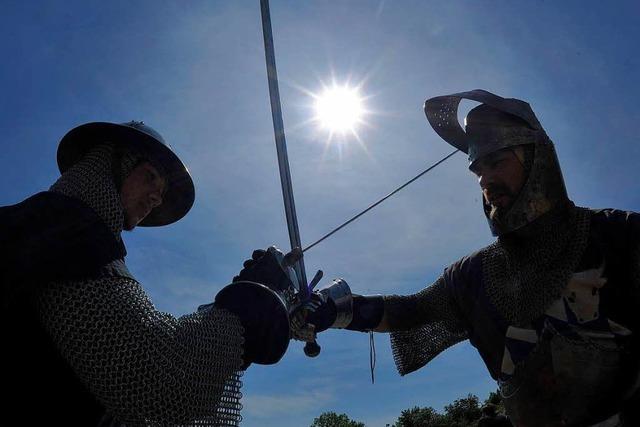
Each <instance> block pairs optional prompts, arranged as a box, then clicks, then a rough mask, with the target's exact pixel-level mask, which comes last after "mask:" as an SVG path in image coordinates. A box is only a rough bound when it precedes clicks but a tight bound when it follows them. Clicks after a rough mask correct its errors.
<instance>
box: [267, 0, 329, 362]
mask: <svg viewBox="0 0 640 427" xmlns="http://www.w3.org/2000/svg"><path fill="white" fill-rule="evenodd" d="M260 11H261V14H262V36H263V38H264V53H265V60H266V63H267V78H268V80H269V98H270V100H271V118H272V119H273V131H274V133H275V140H276V150H277V153H278V169H279V170H280V184H281V186H282V198H283V200H284V211H285V215H286V218H287V228H288V230H289V242H290V243H291V250H292V251H294V250H296V251H300V255H301V248H302V242H301V240H300V230H299V229H298V219H297V216H296V205H295V202H294V199H293V186H292V184H291V173H290V171H289V158H288V156H287V142H286V139H285V136H284V124H283V122H282V107H281V104H280V91H279V89H278V73H277V70H276V58H275V51H274V47H273V34H272V32H271V14H270V11H269V0H260ZM292 267H293V269H294V271H295V276H296V278H297V282H298V292H299V297H300V300H301V301H302V302H305V301H308V300H309V296H310V293H311V289H310V286H309V284H308V283H307V274H306V271H305V268H304V260H303V259H302V256H299V257H298V260H297V261H296V262H295V263H293V266H292ZM318 275H321V272H318V274H316V277H315V278H314V282H316V283H317V280H316V278H317V279H318V280H319V277H318ZM304 352H305V354H306V355H307V356H310V357H315V356H317V355H318V354H319V353H320V346H319V345H318V343H317V342H315V340H314V341H313V342H308V343H307V344H306V345H305V347H304Z"/></svg>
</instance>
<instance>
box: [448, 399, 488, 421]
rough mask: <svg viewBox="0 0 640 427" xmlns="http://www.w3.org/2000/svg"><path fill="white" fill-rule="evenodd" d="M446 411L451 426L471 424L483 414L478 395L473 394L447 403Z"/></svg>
mask: <svg viewBox="0 0 640 427" xmlns="http://www.w3.org/2000/svg"><path fill="white" fill-rule="evenodd" d="M444 413H445V417H446V418H447V420H448V422H449V424H447V425H450V426H470V425H473V423H474V421H477V420H479V419H480V417H481V416H482V412H481V411H480V406H479V401H478V397H477V396H474V395H473V394H469V395H467V397H464V398H462V399H456V400H454V402H453V403H452V404H450V405H446V406H445V407H444Z"/></svg>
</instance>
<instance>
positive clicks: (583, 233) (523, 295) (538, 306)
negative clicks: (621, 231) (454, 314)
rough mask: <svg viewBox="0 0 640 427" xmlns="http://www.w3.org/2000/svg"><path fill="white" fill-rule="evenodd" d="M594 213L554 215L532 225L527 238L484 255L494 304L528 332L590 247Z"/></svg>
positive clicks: (509, 240) (504, 242)
mask: <svg viewBox="0 0 640 427" xmlns="http://www.w3.org/2000/svg"><path fill="white" fill-rule="evenodd" d="M590 215H591V213H590V211H589V210H588V209H585V208H576V207H574V206H573V205H571V207H570V208H568V209H566V210H563V212H562V213H561V214H554V212H550V213H549V214H548V215H546V216H545V217H543V218H540V219H539V220H538V221H536V222H534V223H532V224H530V225H529V226H528V228H529V229H528V230H525V231H526V233H527V236H526V238H517V237H516V238H514V237H513V236H503V237H500V238H498V240H497V241H496V242H494V243H493V244H491V245H489V246H487V247H486V248H484V249H483V250H482V274H483V276H484V283H485V288H486V293H487V296H488V297H489V301H491V303H492V304H493V305H494V306H495V307H496V309H497V310H498V312H499V313H500V315H502V316H503V317H504V318H505V319H507V320H508V321H509V322H510V323H511V324H512V325H514V326H517V327H528V326H530V322H531V321H533V320H535V319H537V318H538V317H539V316H541V315H542V314H544V312H545V311H546V310H547V309H548V308H549V306H550V305H551V303H553V301H555V300H557V299H558V298H560V295H561V293H562V291H563V290H564V288H565V287H566V286H567V283H568V281H569V278H570V277H571V275H572V274H573V272H574V271H575V269H576V267H577V266H578V263H579V262H580V258H581V256H582V254H583V253H584V250H585V248H586V246H587V240H588V236H589V223H590Z"/></svg>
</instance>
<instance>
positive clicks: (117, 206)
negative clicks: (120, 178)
mask: <svg viewBox="0 0 640 427" xmlns="http://www.w3.org/2000/svg"><path fill="white" fill-rule="evenodd" d="M112 157H113V147H112V145H111V144H101V145H97V146H96V147H94V148H93V149H92V150H90V151H89V152H88V153H87V154H86V155H85V156H84V157H83V158H82V160H80V161H79V162H78V163H76V164H75V165H73V166H72V167H71V168H69V170H67V171H66V172H65V173H63V174H62V176H61V177H60V178H59V179H58V180H57V181H56V182H55V183H54V184H53V185H52V186H51V188H49V191H53V192H55V193H60V194H64V195H65V196H69V197H73V198H76V199H79V200H81V201H82V202H84V203H85V204H86V205H87V206H89V207H90V208H91V209H93V210H94V211H95V212H96V213H97V214H98V216H99V217H100V219H101V220H102V221H103V222H104V223H105V224H106V225H107V226H108V227H109V229H110V230H111V231H112V232H113V234H114V236H116V238H117V239H118V240H120V233H121V232H122V227H123V223H124V212H123V210H122V203H121V201H120V193H119V192H118V190H117V189H116V186H115V183H114V181H113V171H112V167H111V161H112ZM123 165H124V162H123ZM123 168H131V169H132V168H133V167H132V166H131V165H128V164H127V165H124V166H123ZM128 172H129V173H130V172H131V170H129V171H128Z"/></svg>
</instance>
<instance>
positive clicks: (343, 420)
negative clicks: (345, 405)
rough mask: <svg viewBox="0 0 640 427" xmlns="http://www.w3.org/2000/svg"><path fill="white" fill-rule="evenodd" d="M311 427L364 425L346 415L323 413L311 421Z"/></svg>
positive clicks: (358, 426) (362, 426)
mask: <svg viewBox="0 0 640 427" xmlns="http://www.w3.org/2000/svg"><path fill="white" fill-rule="evenodd" d="M311 427H365V425H364V423H361V422H358V421H354V420H352V419H351V418H349V417H348V416H347V415H346V414H339V415H338V414H336V413H335V412H324V413H323V414H321V415H320V416H319V417H318V418H316V419H315V420H313V424H311Z"/></svg>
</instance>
